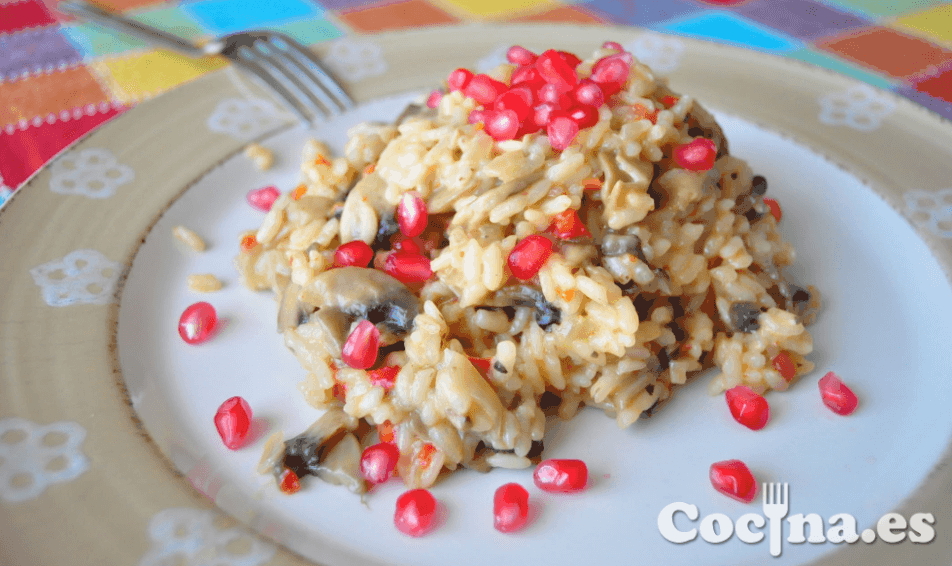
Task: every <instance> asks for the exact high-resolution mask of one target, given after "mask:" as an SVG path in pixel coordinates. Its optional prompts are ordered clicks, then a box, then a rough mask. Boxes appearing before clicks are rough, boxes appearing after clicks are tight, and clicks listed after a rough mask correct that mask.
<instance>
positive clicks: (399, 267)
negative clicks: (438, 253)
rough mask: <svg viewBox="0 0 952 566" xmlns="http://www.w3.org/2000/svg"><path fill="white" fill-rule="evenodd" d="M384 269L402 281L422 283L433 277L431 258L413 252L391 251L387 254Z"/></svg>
mask: <svg viewBox="0 0 952 566" xmlns="http://www.w3.org/2000/svg"><path fill="white" fill-rule="evenodd" d="M383 270H384V271H385V272H386V273H387V274H388V275H390V276H391V277H393V278H394V279H396V280H397V281H400V282H401V283H422V282H423V281H426V280H428V279H429V278H430V277H433V270H432V269H430V260H429V259H427V258H426V257H425V256H423V255H421V254H415V253H413V252H405V251H394V252H391V253H390V254H388V255H387V260H386V262H385V263H384V267H383Z"/></svg>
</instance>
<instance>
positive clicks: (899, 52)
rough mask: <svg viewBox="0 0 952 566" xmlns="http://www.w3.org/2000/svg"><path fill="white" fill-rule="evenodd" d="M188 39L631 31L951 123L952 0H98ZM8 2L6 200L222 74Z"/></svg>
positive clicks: (2, 105) (0, 2)
mask: <svg viewBox="0 0 952 566" xmlns="http://www.w3.org/2000/svg"><path fill="white" fill-rule="evenodd" d="M96 3H97V4H99V5H102V6H104V7H107V8H110V9H113V10H121V11H123V12H125V13H126V14H127V15H129V16H131V17H133V18H135V19H136V20H139V21H141V22H143V23H146V24H149V25H152V26H155V27H158V28H161V29H164V30H167V31H170V32H172V33H175V34H177V35H181V36H183V37H185V38H188V39H200V38H207V37H214V36H217V35H221V34H226V33H231V32H235V31H240V30H246V29H256V28H257V29H261V28H270V29H274V30H279V31H282V32H284V33H287V34H289V35H291V36H293V37H295V38H296V39H298V40H300V41H301V42H303V43H307V44H313V43H319V42H329V41H335V40H337V39H339V38H341V37H344V36H347V35H353V34H372V33H374V32H379V31H383V30H392V29H406V28H415V27H422V26H434V25H445V24H455V23H460V22H471V21H487V20H489V21H519V22H533V21H535V22H574V23H591V24H602V23H608V24H622V25H633V26H640V27H643V28H647V29H650V30H655V31H659V32H665V33H672V34H680V35H686V36H691V37H698V38H702V39H708V40H713V41H718V42H724V43H730V44H734V45H740V46H744V47H748V48H751V49H756V50H759V51H765V52H769V53H774V54H778V55H782V56H784V57H790V58H793V59H798V60H801V61H806V62H809V63H813V64H816V65H819V66H821V67H826V68H828V69H833V70H836V71H839V72H841V73H844V74H846V75H850V76H852V77H855V78H857V79H859V80H861V81H863V82H866V83H868V84H871V85H874V86H877V87H880V88H884V89H887V90H891V91H894V92H896V93H899V94H900V95H902V96H905V97H907V98H910V99H912V100H913V101H915V102H917V103H919V104H921V105H923V106H925V107H927V108H929V109H931V110H933V111H935V112H937V113H939V114H940V115H942V116H944V117H945V118H948V119H952V2H937V1H931V0H827V1H826V2H820V1H817V0H628V1H620V0H590V1H584V0H582V1H578V2H570V1H568V0H561V1H560V0H397V1H382V2H381V1H375V0H268V1H267V2H263V1H261V0H186V1H182V2H162V1H159V0H97V2H96ZM55 6H56V0H13V1H11V0H0V203H2V201H3V200H4V199H5V198H7V197H8V196H9V195H10V193H11V192H12V191H13V190H14V189H15V188H16V187H18V186H19V185H21V184H22V183H23V182H24V181H25V180H26V179H27V178H28V177H29V176H30V175H31V174H32V173H33V172H34V171H35V170H36V169H38V168H39V167H41V166H42V165H43V164H44V163H45V162H46V161H47V160H48V159H50V158H51V157H52V156H53V155H55V154H56V153H57V152H59V151H60V150H61V149H63V148H64V147H66V146H67V145H68V144H70V143H71V142H72V141H74V140H76V139H77V138H79V137H80V136H82V135H83V134H85V133H86V132H89V131H90V130H92V129H93V128H96V127H97V126H99V125H100V124H102V123H103V122H105V121H107V120H109V119H110V118H112V117H114V116H116V115H118V114H120V113H122V112H124V111H125V110H127V109H129V108H130V107H132V106H134V105H135V104H137V103H138V102H140V101H141V100H143V99H146V98H149V97H152V96H155V95H157V94H160V93H162V92H164V91H166V90H169V89H171V88H174V87H175V86H176V85H178V84H181V83H183V82H185V81H189V80H192V79H194V78H196V77H199V76H201V75H203V74H205V73H208V72H210V71H213V70H215V69H217V68H219V67H220V66H221V65H222V64H223V63H222V62H220V61H217V60H203V61H197V60H192V59H188V58H185V57H181V56H178V55H176V54H173V53H170V52H167V51H161V50H155V49H152V48H150V47H149V46H148V45H146V44H144V43H143V42H141V41H139V40H137V39H135V38H132V37H129V36H123V35H116V34H114V33H112V32H109V31H106V30H104V29H103V28H100V27H99V26H96V25H94V24H89V23H85V22H81V21H76V20H73V19H71V18H69V17H66V16H63V15H61V14H59V13H57V12H56V7H55Z"/></svg>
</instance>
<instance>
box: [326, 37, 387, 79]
mask: <svg viewBox="0 0 952 566" xmlns="http://www.w3.org/2000/svg"><path fill="white" fill-rule="evenodd" d="M324 61H325V62H326V63H327V64H328V65H329V66H330V67H331V69H332V70H333V71H334V74H336V75H337V78H339V79H343V80H347V81H352V82H356V81H359V80H361V79H365V78H367V77H376V76H378V75H382V74H384V73H386V72H387V69H388V65H387V61H386V59H384V57H383V50H382V49H381V48H380V46H379V45H377V44H376V43H372V42H370V41H354V40H352V39H341V40H338V41H335V42H334V43H332V44H331V46H330V52H329V53H328V54H327V57H325V58H324Z"/></svg>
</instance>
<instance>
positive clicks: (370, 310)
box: [299, 267, 420, 352]
mask: <svg viewBox="0 0 952 566" xmlns="http://www.w3.org/2000/svg"><path fill="white" fill-rule="evenodd" d="M299 300H300V303H301V304H302V305H303V306H302V308H304V309H305V310H306V311H307V312H309V313H313V314H310V317H309V323H310V324H321V325H323V327H324V329H325V330H326V332H325V335H326V336H327V338H328V339H329V340H330V343H329V344H327V346H328V351H330V352H339V351H340V349H341V347H342V345H343V343H344V340H345V339H346V337H347V332H348V331H349V330H350V325H351V324H352V323H353V322H354V321H355V320H359V319H367V320H369V321H370V322H372V323H374V324H378V325H382V328H381V330H382V333H381V343H382V344H384V345H389V344H392V343H393V342H395V341H397V340H400V339H402V338H403V337H404V336H405V335H406V334H407V333H409V332H410V329H411V328H412V327H413V319H414V318H415V317H416V315H417V314H419V312H420V299H419V298H417V296H416V295H414V294H413V292H411V291H410V290H409V289H408V288H407V287H406V285H404V284H403V283H401V282H399V281H397V280H396V279H394V278H393V277H391V276H389V275H387V274H386V273H384V272H382V271H378V270H376V269H366V268H363V267H341V268H337V269H331V270H329V271H325V272H323V273H321V274H320V275H318V276H317V277H315V278H314V279H313V280H312V281H311V282H310V283H308V285H307V286H306V287H304V288H302V289H301V291H300V293H299Z"/></svg>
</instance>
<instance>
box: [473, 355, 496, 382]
mask: <svg viewBox="0 0 952 566" xmlns="http://www.w3.org/2000/svg"><path fill="white" fill-rule="evenodd" d="M469 363H471V364H473V367H475V368H476V370H477V371H478V372H479V373H480V375H482V376H483V377H489V368H490V367H491V366H492V360H491V359H489V358H472V357H471V358H469Z"/></svg>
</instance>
